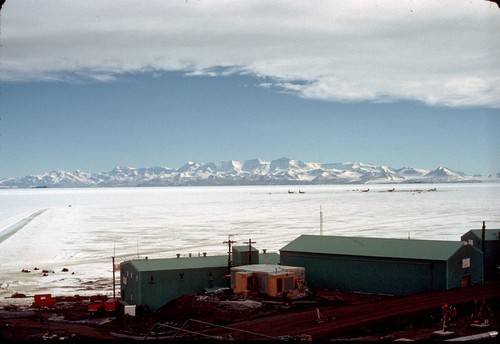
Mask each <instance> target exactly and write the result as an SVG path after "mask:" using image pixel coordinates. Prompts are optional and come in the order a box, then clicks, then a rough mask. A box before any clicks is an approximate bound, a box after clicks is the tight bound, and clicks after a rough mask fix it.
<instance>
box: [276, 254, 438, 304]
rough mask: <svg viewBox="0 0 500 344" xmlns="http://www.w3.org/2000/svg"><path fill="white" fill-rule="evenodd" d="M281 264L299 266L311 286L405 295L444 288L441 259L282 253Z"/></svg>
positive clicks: (314, 287)
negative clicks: (438, 260)
mask: <svg viewBox="0 0 500 344" xmlns="http://www.w3.org/2000/svg"><path fill="white" fill-rule="evenodd" d="M281 258H282V262H283V264H287V265H297V266H298V265H302V266H303V267H305V269H306V271H307V284H308V286H310V287H311V288H313V289H339V290H345V291H359V292H367V293H377V294H390V295H406V294H412V293H417V292H422V291H431V290H444V289H446V273H445V271H446V267H445V265H446V264H445V263H443V262H432V261H410V260H394V259H389V258H388V259H383V258H367V257H357V256H333V255H315V254H308V253H295V252H293V253H291V252H282V255H281Z"/></svg>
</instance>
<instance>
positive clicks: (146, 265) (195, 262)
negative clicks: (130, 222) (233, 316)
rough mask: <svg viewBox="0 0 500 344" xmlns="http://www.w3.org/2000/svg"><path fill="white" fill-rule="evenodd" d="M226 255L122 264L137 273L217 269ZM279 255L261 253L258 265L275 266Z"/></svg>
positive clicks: (134, 260)
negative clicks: (132, 268)
mask: <svg viewBox="0 0 500 344" xmlns="http://www.w3.org/2000/svg"><path fill="white" fill-rule="evenodd" d="M227 260H228V256H227V255H222V256H206V257H203V256H201V257H200V256H193V257H180V258H159V259H131V260H129V261H126V262H123V263H130V264H132V265H133V266H134V267H135V268H136V269H137V271H162V270H180V269H183V270H187V269H200V268H219V267H225V266H227ZM278 262H279V254H277V253H261V254H259V263H261V264H277V263H278ZM123 263H122V264H123Z"/></svg>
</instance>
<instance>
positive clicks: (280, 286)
mask: <svg viewBox="0 0 500 344" xmlns="http://www.w3.org/2000/svg"><path fill="white" fill-rule="evenodd" d="M276 292H277V293H278V294H279V293H282V292H283V278H278V279H277V280H276Z"/></svg>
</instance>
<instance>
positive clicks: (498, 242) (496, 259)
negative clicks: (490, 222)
mask: <svg viewBox="0 0 500 344" xmlns="http://www.w3.org/2000/svg"><path fill="white" fill-rule="evenodd" d="M460 238H461V240H462V241H466V242H467V243H468V244H469V245H471V246H474V247H475V248H477V249H478V250H480V251H481V252H483V250H484V252H483V253H484V278H485V279H486V280H498V279H500V229H485V230H484V247H483V230H482V229H471V230H470V231H468V232H467V233H465V234H464V235H462V236H461V237H460Z"/></svg>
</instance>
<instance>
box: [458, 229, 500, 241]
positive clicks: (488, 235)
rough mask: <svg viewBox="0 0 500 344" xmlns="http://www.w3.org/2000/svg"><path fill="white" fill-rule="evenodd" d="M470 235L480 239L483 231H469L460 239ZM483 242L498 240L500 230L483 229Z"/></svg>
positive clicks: (499, 238)
mask: <svg viewBox="0 0 500 344" xmlns="http://www.w3.org/2000/svg"><path fill="white" fill-rule="evenodd" d="M469 233H471V234H472V235H474V236H475V237H476V238H477V239H482V237H483V230H482V229H471V230H470V231H468V232H467V233H465V234H464V235H463V236H462V237H464V236H467V234H469ZM484 240H486V241H495V240H500V229H485V230H484Z"/></svg>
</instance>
